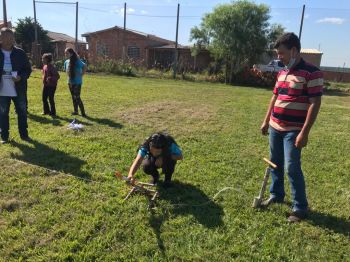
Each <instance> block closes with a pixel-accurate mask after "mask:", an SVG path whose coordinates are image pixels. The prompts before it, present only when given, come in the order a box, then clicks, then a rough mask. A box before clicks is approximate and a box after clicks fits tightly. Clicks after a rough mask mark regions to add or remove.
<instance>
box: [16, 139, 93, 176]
mask: <svg viewBox="0 0 350 262" xmlns="http://www.w3.org/2000/svg"><path fill="white" fill-rule="evenodd" d="M29 143H31V144H32V145H34V148H33V147H31V146H29V145H27V144H20V143H17V142H15V141H12V142H11V144H12V145H13V146H15V147H17V148H18V149H19V150H21V152H22V154H21V155H19V154H15V153H11V157H12V158H14V159H18V160H21V161H23V162H27V163H29V164H32V165H36V166H40V167H44V168H47V169H51V170H57V171H61V172H64V173H69V174H72V175H73V176H76V177H78V178H85V179H89V178H90V177H91V176H90V174H89V173H87V172H85V171H81V167H82V166H83V165H84V164H85V161H83V160H81V159H79V158H77V157H73V156H70V155H68V154H67V153H65V152H62V151H60V150H57V149H53V148H51V147H49V146H47V145H44V144H42V143H40V142H38V141H35V140H32V141H30V142H29Z"/></svg>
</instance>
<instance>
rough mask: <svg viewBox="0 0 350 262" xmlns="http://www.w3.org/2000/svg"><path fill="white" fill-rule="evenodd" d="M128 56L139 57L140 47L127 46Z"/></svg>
mask: <svg viewBox="0 0 350 262" xmlns="http://www.w3.org/2000/svg"><path fill="white" fill-rule="evenodd" d="M128 57H129V58H140V48H139V47H137V46H128Z"/></svg>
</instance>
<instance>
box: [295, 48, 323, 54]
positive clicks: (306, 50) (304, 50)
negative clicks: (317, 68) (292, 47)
mask: <svg viewBox="0 0 350 262" xmlns="http://www.w3.org/2000/svg"><path fill="white" fill-rule="evenodd" d="M300 53H302V54H323V53H322V52H321V51H319V50H317V49H312V48H302V49H301V50H300Z"/></svg>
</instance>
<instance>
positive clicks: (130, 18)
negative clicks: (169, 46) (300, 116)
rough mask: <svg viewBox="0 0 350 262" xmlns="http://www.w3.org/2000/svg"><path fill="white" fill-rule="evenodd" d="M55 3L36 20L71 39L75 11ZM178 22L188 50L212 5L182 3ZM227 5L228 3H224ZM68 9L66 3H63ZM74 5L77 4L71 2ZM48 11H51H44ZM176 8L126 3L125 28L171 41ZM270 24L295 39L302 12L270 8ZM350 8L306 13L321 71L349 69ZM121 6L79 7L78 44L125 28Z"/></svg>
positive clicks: (41, 5)
mask: <svg viewBox="0 0 350 262" xmlns="http://www.w3.org/2000/svg"><path fill="white" fill-rule="evenodd" d="M49 2H50V3H51V4H50V5H49V4H46V3H49ZM53 2H54V1H38V4H37V20H38V22H39V23H41V24H42V25H43V27H44V28H45V29H47V30H50V31H56V32H62V33H66V34H68V35H72V36H74V35H75V25H74V23H75V7H74V6H72V5H68V4H66V5H64V4H60V5H55V4H54V3H53ZM182 2H183V3H181V7H180V16H179V43H180V44H183V45H188V44H191V43H190V41H189V37H190V31H191V28H193V27H194V26H198V25H200V23H201V21H202V17H203V16H204V15H205V14H206V13H209V12H211V11H212V10H213V8H214V7H215V5H209V4H206V3H205V4H204V5H201V3H198V2H196V3H194V2H193V1H182ZM226 2H227V1H226ZM64 3H66V2H64ZM69 3H70V4H71V3H75V2H69ZM48 6H50V7H48ZM176 11H177V2H176V3H175V2H171V1H169V3H166V2H164V3H161V2H159V3H157V4H154V2H149V1H142V3H140V2H136V1H130V4H129V3H127V8H126V27H127V28H129V29H133V30H137V31H141V32H145V33H148V34H154V35H157V36H159V37H162V38H166V39H169V40H172V41H174V40H175V33H176V18H177V16H176ZM270 15H271V19H270V22H271V23H279V24H282V26H284V27H285V29H286V31H292V32H295V33H296V34H298V33H299V28H300V23H301V16H302V6H300V7H294V8H290V7H288V8H287V7H286V8H285V7H274V6H272V7H271V8H270ZM348 17H350V5H349V8H341V7H330V8H325V7H314V6H307V5H306V9H305V15H304V23H303V30H302V37H301V40H302V47H304V48H309V49H318V50H320V51H321V52H323V57H322V62H321V65H324V66H334V67H348V66H349V67H350V49H347V48H344V46H345V45H344V44H343V43H347V42H349V40H350V39H349V38H350V36H349V34H348V32H349V31H350V21H349V20H348ZM123 22H124V1H113V2H112V1H111V2H108V1H103V2H97V1H95V2H84V1H83V2H81V3H79V27H78V28H79V38H80V39H81V34H83V33H86V32H93V31H98V30H103V29H106V28H110V27H113V26H116V25H117V26H120V27H122V26H123Z"/></svg>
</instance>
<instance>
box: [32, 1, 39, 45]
mask: <svg viewBox="0 0 350 262" xmlns="http://www.w3.org/2000/svg"><path fill="white" fill-rule="evenodd" d="M33 9H34V31H35V36H34V37H35V41H34V43H35V44H37V43H38V24H37V21H36V5H35V0H33Z"/></svg>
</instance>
